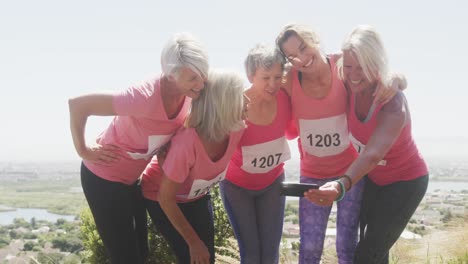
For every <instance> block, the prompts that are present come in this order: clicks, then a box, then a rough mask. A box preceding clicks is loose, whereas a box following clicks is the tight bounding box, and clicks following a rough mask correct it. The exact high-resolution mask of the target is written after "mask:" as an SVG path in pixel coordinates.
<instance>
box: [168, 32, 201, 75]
mask: <svg viewBox="0 0 468 264" xmlns="http://www.w3.org/2000/svg"><path fill="white" fill-rule="evenodd" d="M182 67H188V68H189V69H191V70H192V71H194V72H195V73H197V74H198V75H199V76H201V77H203V78H205V77H206V76H207V75H208V68H209V65H208V53H207V51H206V50H205V48H204V47H203V45H202V44H201V42H199V41H198V40H196V39H195V38H194V37H193V36H192V35H190V34H189V33H177V34H174V35H173V36H172V37H171V38H170V39H169V41H168V42H167V43H166V45H165V46H164V48H163V50H162V52H161V69H162V72H163V73H164V74H166V75H173V76H174V77H175V78H176V79H177V78H178V77H179V75H178V74H179V71H180V69H181V68H182Z"/></svg>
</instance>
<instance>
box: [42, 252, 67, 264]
mask: <svg viewBox="0 0 468 264" xmlns="http://www.w3.org/2000/svg"><path fill="white" fill-rule="evenodd" d="M62 259H63V255H62V254H60V253H44V252H39V253H37V263H41V264H56V263H60V262H61V261H62Z"/></svg>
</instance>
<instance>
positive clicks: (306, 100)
mask: <svg viewBox="0 0 468 264" xmlns="http://www.w3.org/2000/svg"><path fill="white" fill-rule="evenodd" d="M276 44H277V47H278V49H279V50H281V52H282V53H283V55H284V56H285V58H286V59H287V60H288V61H289V63H290V64H291V66H292V67H291V70H290V71H289V72H288V73H287V76H286V80H287V82H286V84H285V85H284V87H285V90H286V91H287V92H288V94H289V96H290V97H291V105H292V115H293V119H294V121H295V124H296V126H297V128H298V134H299V139H298V145H299V151H300V157H301V163H300V175H301V176H300V181H301V183H310V184H318V185H322V184H324V183H326V182H328V181H330V180H337V179H339V178H340V177H341V176H342V175H343V174H344V173H345V171H346V170H347V169H348V167H349V166H350V165H351V163H352V162H353V161H354V160H355V159H356V157H357V155H358V153H357V152H356V150H355V148H354V147H353V145H352V144H351V141H350V137H349V131H348V122H347V111H348V100H349V91H348V90H347V89H346V87H345V86H344V84H343V81H342V80H341V79H340V78H339V76H338V67H337V61H338V60H339V59H340V57H341V54H329V55H327V54H323V53H322V52H321V47H320V39H319V37H318V35H317V34H316V33H315V32H314V31H313V30H311V29H309V28H308V27H306V26H304V25H299V24H291V25H287V26H285V27H284V28H283V29H282V31H281V32H280V33H279V35H278V37H277V38H276ZM395 79H396V82H395V83H392V84H395V86H396V87H398V85H399V84H400V77H398V76H397V77H396V78H395ZM393 90H396V89H393ZM393 90H392V89H380V93H377V92H376V96H375V97H373V99H374V100H376V101H379V100H382V101H385V100H388V97H389V96H392V95H393V94H394V91H393ZM362 190H363V182H356V184H355V186H354V188H353V189H352V190H351V191H350V192H349V195H347V196H346V197H345V198H344V199H342V200H341V201H340V202H339V203H338V204H337V207H338V210H337V223H336V227H337V239H336V250H337V256H338V262H339V263H340V264H344V263H352V259H353V254H354V250H355V247H356V244H357V233H358V224H359V208H360V205H361V196H362ZM331 208H332V207H331V206H330V205H326V204H314V203H311V202H310V201H308V200H307V199H305V198H300V200H299V225H300V241H301V243H300V248H299V262H300V263H307V264H314V263H316V264H318V263H319V262H320V259H321V255H322V251H323V244H324V239H325V232H326V229H327V223H328V218H329V215H330V212H331Z"/></svg>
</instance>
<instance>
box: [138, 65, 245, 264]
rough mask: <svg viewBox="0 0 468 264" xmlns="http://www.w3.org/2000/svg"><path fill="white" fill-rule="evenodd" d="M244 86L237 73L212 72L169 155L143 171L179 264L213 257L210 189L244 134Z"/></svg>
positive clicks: (152, 207)
mask: <svg viewBox="0 0 468 264" xmlns="http://www.w3.org/2000/svg"><path fill="white" fill-rule="evenodd" d="M243 90H244V83H243V80H242V78H241V77H240V76H239V75H238V74H237V73H234V72H221V71H212V72H210V74H209V76H208V81H207V85H206V87H205V89H204V90H203V91H202V93H201V95H200V97H199V98H198V99H197V100H194V101H193V102H192V108H191V110H190V114H189V115H188V117H187V121H186V123H185V126H184V128H182V129H180V130H179V131H178V132H177V134H176V135H175V136H174V137H173V138H172V140H171V142H170V146H169V150H168V152H167V155H166V156H165V158H160V159H155V158H153V160H152V161H151V163H150V164H149V165H148V167H147V168H146V170H145V171H144V173H143V177H142V190H143V195H144V197H145V202H146V207H147V209H148V212H149V214H150V216H151V219H152V220H153V223H154V225H155V226H156V228H157V229H158V230H159V231H160V232H161V234H162V235H163V236H164V237H165V238H166V240H167V241H168V242H169V245H170V246H171V248H172V249H173V251H174V252H175V255H176V256H177V258H178V263H188V264H190V263H214V261H215V252H214V223H213V209H212V203H211V198H210V195H209V190H210V188H211V187H212V186H214V185H215V184H217V183H218V182H219V181H221V180H223V179H224V177H225V174H226V168H227V165H228V164H229V161H230V159H231V156H232V154H233V153H234V151H235V149H236V147H237V144H238V143H239V140H240V138H241V137H242V134H243V132H244V127H245V125H244V121H243V112H244V101H243ZM158 155H159V154H158ZM160 156H164V155H160Z"/></svg>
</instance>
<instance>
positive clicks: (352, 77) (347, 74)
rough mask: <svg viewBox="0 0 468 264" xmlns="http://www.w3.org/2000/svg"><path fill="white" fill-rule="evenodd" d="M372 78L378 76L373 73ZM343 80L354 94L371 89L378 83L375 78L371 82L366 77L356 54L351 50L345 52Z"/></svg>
mask: <svg viewBox="0 0 468 264" xmlns="http://www.w3.org/2000/svg"><path fill="white" fill-rule="evenodd" d="M372 76H376V75H375V74H374V73H373V74H372ZM343 80H344V82H345V83H346V86H347V87H348V88H350V89H351V91H352V92H353V93H359V92H362V91H364V90H365V89H368V88H371V87H373V86H375V84H376V82H377V79H376V78H375V77H373V78H372V79H371V80H369V79H368V78H367V77H366V75H365V74H364V70H363V69H362V66H361V64H360V63H359V60H358V59H357V56H356V54H355V53H354V52H352V51H350V50H345V51H343Z"/></svg>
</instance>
